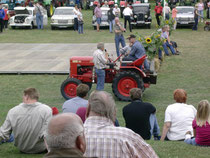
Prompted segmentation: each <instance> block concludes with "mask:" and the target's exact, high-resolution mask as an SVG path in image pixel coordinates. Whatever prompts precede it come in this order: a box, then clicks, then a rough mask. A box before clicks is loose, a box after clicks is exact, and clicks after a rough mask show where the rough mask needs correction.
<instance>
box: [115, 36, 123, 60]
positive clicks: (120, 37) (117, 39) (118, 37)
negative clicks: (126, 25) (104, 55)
mask: <svg viewBox="0 0 210 158" xmlns="http://www.w3.org/2000/svg"><path fill="white" fill-rule="evenodd" d="M120 43H121V46H122V48H123V47H125V39H124V36H123V35H115V47H116V52H117V56H118V57H119V56H120V48H119V46H120Z"/></svg>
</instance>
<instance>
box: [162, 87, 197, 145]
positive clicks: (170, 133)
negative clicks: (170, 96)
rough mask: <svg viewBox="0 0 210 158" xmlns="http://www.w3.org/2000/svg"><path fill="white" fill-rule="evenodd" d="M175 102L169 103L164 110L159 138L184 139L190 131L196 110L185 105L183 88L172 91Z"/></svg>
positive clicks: (185, 99) (185, 95) (185, 97)
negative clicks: (163, 119)
mask: <svg viewBox="0 0 210 158" xmlns="http://www.w3.org/2000/svg"><path fill="white" fill-rule="evenodd" d="M174 100H175V101H176V103H174V104H171V105H169V106H168V107H167V108H166V111H165V121H164V122H165V123H164V126H163V132H162V136H161V140H162V141H163V140H184V139H185V134H186V132H187V131H190V132H192V130H193V129H192V121H193V120H194V118H195V116H196V112H197V110H196V109H195V108H194V106H192V105H187V104H186V101H187V93H186V92H185V90H183V89H176V90H175V91H174Z"/></svg>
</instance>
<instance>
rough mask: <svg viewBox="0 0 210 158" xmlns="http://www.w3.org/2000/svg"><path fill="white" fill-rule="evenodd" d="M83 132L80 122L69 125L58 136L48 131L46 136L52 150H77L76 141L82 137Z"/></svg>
mask: <svg viewBox="0 0 210 158" xmlns="http://www.w3.org/2000/svg"><path fill="white" fill-rule="evenodd" d="M83 132H84V128H83V126H82V124H79V123H78V122H73V123H71V124H67V125H66V126H64V128H63V129H62V130H61V131H60V132H59V134H57V135H54V134H51V133H50V131H49V129H48V130H47V135H46V140H47V144H48V147H49V148H50V149H52V148H56V149H61V148H75V147H76V143H75V142H76V139H77V137H78V136H79V135H82V133H83Z"/></svg>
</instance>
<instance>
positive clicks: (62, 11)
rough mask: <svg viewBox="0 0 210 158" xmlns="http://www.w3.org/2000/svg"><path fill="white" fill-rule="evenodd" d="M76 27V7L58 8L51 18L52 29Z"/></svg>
mask: <svg viewBox="0 0 210 158" xmlns="http://www.w3.org/2000/svg"><path fill="white" fill-rule="evenodd" d="M72 26H74V7H57V8H56V9H55V11H54V14H53V16H52V17H51V29H52V30H53V29H55V28H68V27H72Z"/></svg>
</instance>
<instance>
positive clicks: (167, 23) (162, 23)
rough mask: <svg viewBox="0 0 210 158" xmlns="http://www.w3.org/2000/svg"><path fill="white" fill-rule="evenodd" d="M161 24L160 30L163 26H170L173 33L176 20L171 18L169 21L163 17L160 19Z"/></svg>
mask: <svg viewBox="0 0 210 158" xmlns="http://www.w3.org/2000/svg"><path fill="white" fill-rule="evenodd" d="M159 19H160V21H161V23H160V26H158V29H161V28H162V27H163V26H165V25H168V26H169V27H170V30H169V33H170V34H171V32H172V31H173V26H174V23H175V20H174V19H172V18H170V19H169V20H165V19H164V18H163V17H162V16H160V17H159Z"/></svg>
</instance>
